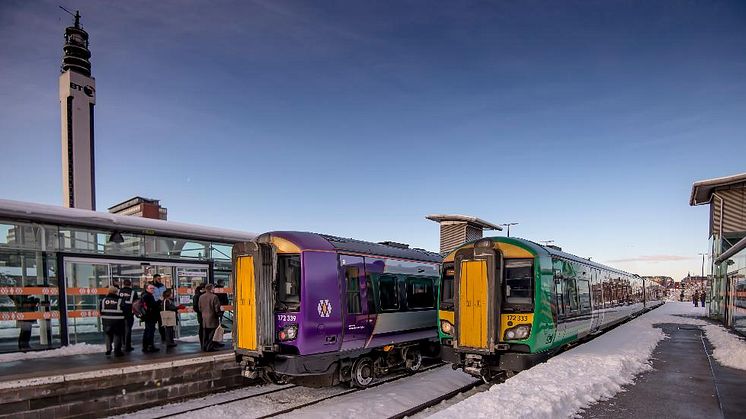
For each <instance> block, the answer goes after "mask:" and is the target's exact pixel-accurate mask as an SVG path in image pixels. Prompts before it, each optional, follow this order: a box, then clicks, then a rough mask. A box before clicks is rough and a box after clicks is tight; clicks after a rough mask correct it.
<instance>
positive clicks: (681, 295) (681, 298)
mask: <svg viewBox="0 0 746 419" xmlns="http://www.w3.org/2000/svg"><path fill="white" fill-rule="evenodd" d="M679 301H680V302H682V303H683V302H684V290H683V289H682V290H681V294H679Z"/></svg>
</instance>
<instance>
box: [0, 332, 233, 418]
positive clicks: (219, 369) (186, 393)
mask: <svg viewBox="0 0 746 419" xmlns="http://www.w3.org/2000/svg"><path fill="white" fill-rule="evenodd" d="M30 354H31V355H33V353H30ZM246 384H248V380H246V379H245V378H243V377H242V376H241V374H240V368H239V366H238V364H237V363H236V361H235V356H234V354H233V349H232V345H231V344H230V342H225V346H224V347H223V348H221V349H220V350H218V351H215V352H202V351H201V349H200V347H199V343H197V342H181V343H179V345H178V346H177V347H175V348H169V349H168V350H167V349H166V348H165V345H163V346H162V347H161V350H160V351H159V352H156V353H143V352H142V351H140V350H139V349H138V350H135V351H132V352H129V353H127V354H126V355H125V356H122V357H115V356H113V355H111V356H106V355H105V354H104V353H103V352H101V353H89V354H80V355H67V356H57V357H48V358H33V357H31V358H28V359H21V360H14V361H6V362H2V363H0V418H5V417H13V418H44V419H51V418H88V417H101V416H109V415H114V414H120V413H125V412H128V411H132V410H137V409H142V408H147V407H149V406H153V405H158V404H163V403H167V402H171V401H178V400H182V399H185V398H189V397H198V396H201V395H204V394H207V393H210V392H215V391H224V390H229V389H232V388H236V387H239V386H242V385H246Z"/></svg>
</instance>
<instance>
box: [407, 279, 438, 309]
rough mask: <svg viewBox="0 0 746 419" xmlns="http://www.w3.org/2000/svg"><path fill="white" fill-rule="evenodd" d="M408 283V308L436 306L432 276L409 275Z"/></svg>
mask: <svg viewBox="0 0 746 419" xmlns="http://www.w3.org/2000/svg"><path fill="white" fill-rule="evenodd" d="M406 285H407V308H411V309H418V308H433V307H435V287H434V286H433V280H432V278H422V277H412V276H410V277H408V278H407V281H406Z"/></svg>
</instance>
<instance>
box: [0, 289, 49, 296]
mask: <svg viewBox="0 0 746 419" xmlns="http://www.w3.org/2000/svg"><path fill="white" fill-rule="evenodd" d="M57 294H58V290H57V288H54V287H0V295H57Z"/></svg>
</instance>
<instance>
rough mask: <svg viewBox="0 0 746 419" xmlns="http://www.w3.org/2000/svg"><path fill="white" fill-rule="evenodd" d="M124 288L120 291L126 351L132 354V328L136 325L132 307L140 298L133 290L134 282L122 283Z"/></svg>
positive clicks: (128, 280)
mask: <svg viewBox="0 0 746 419" xmlns="http://www.w3.org/2000/svg"><path fill="white" fill-rule="evenodd" d="M122 285H123V286H122V288H120V289H119V296H120V297H121V298H122V311H124V350H125V351H127V352H132V351H134V350H135V348H134V347H132V326H134V325H135V314H134V312H133V310H132V306H133V304H134V303H135V301H137V300H138V298H139V296H138V295H137V291H135V290H133V289H132V280H131V279H125V280H124V281H122Z"/></svg>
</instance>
